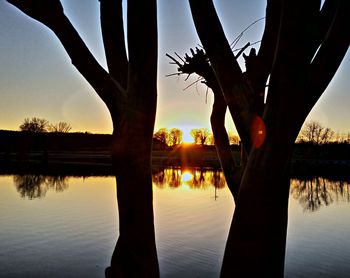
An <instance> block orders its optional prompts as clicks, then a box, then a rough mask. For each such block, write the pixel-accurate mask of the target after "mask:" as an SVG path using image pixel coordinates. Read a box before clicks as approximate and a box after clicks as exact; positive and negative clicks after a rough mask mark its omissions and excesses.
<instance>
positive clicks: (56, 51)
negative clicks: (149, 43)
mask: <svg viewBox="0 0 350 278" xmlns="http://www.w3.org/2000/svg"><path fill="white" fill-rule="evenodd" d="M233 2H235V3H233ZM214 3H215V6H216V8H217V11H218V14H219V17H220V19H221V21H222V24H223V27H224V30H225V33H226V35H227V38H228V40H229V41H230V42H231V41H233V40H234V39H235V38H236V37H237V36H238V35H239V34H240V32H241V31H242V30H244V28H245V27H247V26H248V25H250V24H251V23H252V22H254V21H256V20H257V19H259V18H261V17H263V16H264V15H265V1H260V0H247V1H241V2H239V3H236V1H223V0H214ZM62 4H63V6H64V9H65V13H66V15H67V16H68V17H69V18H70V19H71V21H72V23H73V25H74V26H75V27H76V28H77V29H78V31H79V33H80V34H81V36H82V38H83V40H84V41H85V42H86V44H87V45H88V47H89V49H90V50H91V52H92V53H93V54H94V56H95V57H96V59H97V60H98V61H99V62H100V64H101V65H102V66H103V67H106V61H105V57H104V51H103V43H102V39H101V32H100V31H101V30H100V25H99V7H98V1H94V0H85V1H84V4H82V2H81V1H68V0H62ZM158 26H159V30H158V31H159V32H158V33H159V50H158V53H159V58H158V61H159V62H158V65H159V67H158V105H157V115H156V123H155V131H157V130H159V128H162V127H165V128H168V129H171V128H179V129H181V130H183V131H184V135H187V133H189V131H190V130H191V129H193V128H208V129H210V120H209V119H210V113H211V106H212V102H213V96H212V93H211V92H210V91H209V92H208V95H206V91H207V90H206V87H205V86H204V85H203V84H198V86H196V85H193V86H191V87H189V88H188V89H186V90H184V89H185V88H186V87H187V86H188V85H190V84H191V83H192V82H194V81H195V80H196V77H195V76H193V77H190V79H189V80H188V81H185V76H180V77H177V76H172V77H166V75H167V74H171V73H174V72H176V66H174V65H170V64H169V59H168V58H167V57H166V56H165V54H166V53H169V54H173V53H174V52H177V53H178V54H180V55H181V56H183V55H184V54H185V53H186V52H188V51H189V49H190V48H191V47H195V46H197V45H198V44H199V39H198V36H197V34H196V31H195V28H194V25H193V22H192V19H191V14H190V9H189V5H188V1H187V0H168V1H158ZM263 27H264V22H263V21H261V22H258V23H257V24H256V25H254V26H253V27H252V28H251V29H249V30H248V31H247V32H245V34H244V36H243V37H242V39H241V41H240V42H239V44H238V45H237V47H241V46H242V45H245V44H246V43H247V42H248V41H249V42H254V41H257V40H259V39H260V38H261V34H262V31H263ZM0 35H1V40H0V95H1V97H2V100H1V102H0V113H1V114H0V115H1V116H0V129H12V130H18V127H19V125H20V124H21V123H22V122H23V120H24V118H26V117H39V118H45V119H47V120H48V121H49V122H51V123H57V122H60V121H64V122H68V123H70V125H71V126H72V131H73V132H85V131H89V132H92V133H111V132H112V122H111V119H110V115H109V112H108V110H107V108H106V107H105V105H104V103H103V102H102V101H101V100H100V99H99V97H98V96H97V95H96V93H95V92H94V91H93V89H92V88H91V87H90V85H89V84H88V83H87V82H86V81H85V80H84V79H83V78H82V76H81V75H80V73H79V72H77V70H76V69H75V68H74V66H73V65H72V64H71V61H70V59H69V57H68V56H67V54H66V53H65V50H64V49H63V47H62V46H61V44H60V42H59V41H58V39H57V38H56V37H55V35H54V34H53V33H52V32H51V31H50V30H48V29H47V28H46V27H45V26H43V25H41V24H39V23H37V22H36V21H34V20H32V19H30V18H28V17H27V16H25V15H23V14H22V13H21V12H19V11H17V10H16V9H15V8H14V7H12V6H11V5H9V4H8V3H7V2H6V1H1V2H0ZM258 46H259V45H256V47H258ZM247 51H249V50H247ZM240 63H241V65H243V64H244V63H242V61H240ZM349 72H350V63H349V54H347V56H346V57H345V59H344V61H343V63H342V65H341V67H340V69H339V70H338V72H337V74H336V76H335V77H334V79H333V81H332V82H331V84H330V86H329V88H327V90H326V92H325V93H324V95H323V96H322V97H321V98H320V100H319V101H318V103H317V104H316V106H315V107H314V109H313V110H312V111H311V113H310V115H309V117H308V118H307V120H314V121H318V122H320V123H321V124H322V125H323V126H326V127H330V128H332V129H333V130H334V131H335V132H340V133H347V132H349V131H350V121H349V120H348V119H350V109H348V107H349V104H350V94H349V93H348V91H349V89H348V88H349V87H350V79H349V78H348V76H349ZM226 128H227V129H228V130H229V131H232V132H235V127H234V124H233V122H232V119H231V118H230V117H229V116H228V115H227V117H226ZM185 140H187V139H185Z"/></svg>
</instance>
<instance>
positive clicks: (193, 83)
mask: <svg viewBox="0 0 350 278" xmlns="http://www.w3.org/2000/svg"><path fill="white" fill-rule="evenodd" d="M202 79H203V77H200V78H198V79H197V80H196V81H194V82H192V83H191V84H190V85H188V86H187V87H186V88H184V89H183V91H186V90H187V89H188V88H189V87H191V86H193V85H195V84H196V83H197V82H199V81H201V80H202Z"/></svg>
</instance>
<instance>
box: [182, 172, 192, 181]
mask: <svg viewBox="0 0 350 278" xmlns="http://www.w3.org/2000/svg"><path fill="white" fill-rule="evenodd" d="M192 179H193V175H192V174H191V173H190V172H184V173H182V175H181V180H182V182H189V181H190V180H192Z"/></svg>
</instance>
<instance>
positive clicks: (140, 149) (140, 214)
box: [8, 0, 159, 277]
mask: <svg viewBox="0 0 350 278" xmlns="http://www.w3.org/2000/svg"><path fill="white" fill-rule="evenodd" d="M8 2H10V3H11V4H13V5H15V6H16V7H17V8H19V9H20V10H22V11H23V12H24V13H26V14H27V15H29V16H30V17H32V18H34V19H36V20H38V21H40V22H41V23H43V24H44V25H46V26H47V27H49V28H50V29H51V30H52V31H53V32H54V33H55V34H56V35H57V37H58V39H59V40H60V41H61V43H62V45H63V46H64V48H65V49H66V51H67V53H68V55H69V56H70V58H71V60H72V63H73V65H74V66H75V67H76V68H77V69H78V71H79V72H80V73H81V74H82V75H83V76H84V77H85V79H86V80H87V81H88V82H89V83H90V84H91V86H92V87H93V88H94V89H95V91H96V93H97V94H98V95H99V96H100V97H101V99H102V100H103V101H104V103H105V104H106V106H107V107H108V110H109V112H110V114H111V118H112V121H113V137H114V139H113V149H112V158H113V163H114V166H115V170H116V179H117V196H118V208H119V227H120V228H119V229H120V235H119V239H118V242H117V245H116V248H115V251H114V254H113V257H112V262H111V267H110V268H108V269H107V270H106V276H108V277H109V276H110V277H146V276H147V277H158V276H159V267H158V259H157V253H156V245H155V234H154V222H153V204H152V202H153V199H152V177H151V149H152V136H153V127H154V120H155V113H156V101H157V87H156V85H157V81H156V78H157V15H156V0H144V1H137V0H129V1H128V3H127V4H128V11H127V33H128V43H127V45H128V57H127V54H126V48H125V39H124V29H123V28H124V27H123V18H122V0H114V1H112V0H100V8H101V10H100V14H101V29H102V34H103V42H104V47H105V53H106V59H107V64H108V70H109V72H107V71H105V70H104V69H103V68H102V67H101V66H100V65H99V64H98V62H97V61H96V59H95V58H94V57H93V55H92V54H91V53H90V51H89V50H88V48H87V47H86V45H85V44H84V42H83V41H82V39H81V38H80V36H79V34H78V33H77V31H76V30H75V29H74V27H73V26H72V24H71V23H70V21H69V19H68V18H67V17H66V16H65V15H64V12H63V7H62V6H61V3H60V1H59V0H51V1H46V0H28V1H21V0H8Z"/></svg>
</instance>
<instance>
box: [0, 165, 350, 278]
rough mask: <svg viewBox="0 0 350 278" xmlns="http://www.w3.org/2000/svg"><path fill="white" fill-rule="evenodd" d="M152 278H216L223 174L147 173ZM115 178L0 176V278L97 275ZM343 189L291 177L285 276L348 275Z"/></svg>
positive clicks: (349, 186) (108, 234)
mask: <svg viewBox="0 0 350 278" xmlns="http://www.w3.org/2000/svg"><path fill="white" fill-rule="evenodd" d="M153 181H154V185H153V187H154V211H155V226H156V239H157V249H158V257H159V264H160V271H161V277H181V278H185V277H191V278H192V277H219V273H220V267H221V262H222V257H223V250H224V247H225V240H226V237H227V234H228V229H229V225H230V221H231V217H232V213H233V210H234V203H233V200H232V197H231V195H230V193H229V191H228V189H227V187H226V185H225V182H224V180H223V176H222V173H220V172H213V171H200V170H198V169H197V170H195V169H190V170H181V169H165V170H163V171H160V172H157V173H155V174H154V176H153ZM115 196H116V183H115V178H114V177H87V178H83V177H47V176H0V227H1V228H0V277H104V269H105V267H107V266H108V265H109V261H110V258H111V255H112V252H113V249H114V247H115V242H116V240H117V237H118V211H117V204H116V197H115ZM349 201H350V183H349V182H345V181H330V180H328V179H323V178H314V179H311V180H307V181H301V180H297V179H293V180H291V193H290V204H289V211H290V215H289V227H288V240H287V254H286V273H285V274H286V277H350V264H349V261H350V220H349V219H350V203H349Z"/></svg>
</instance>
